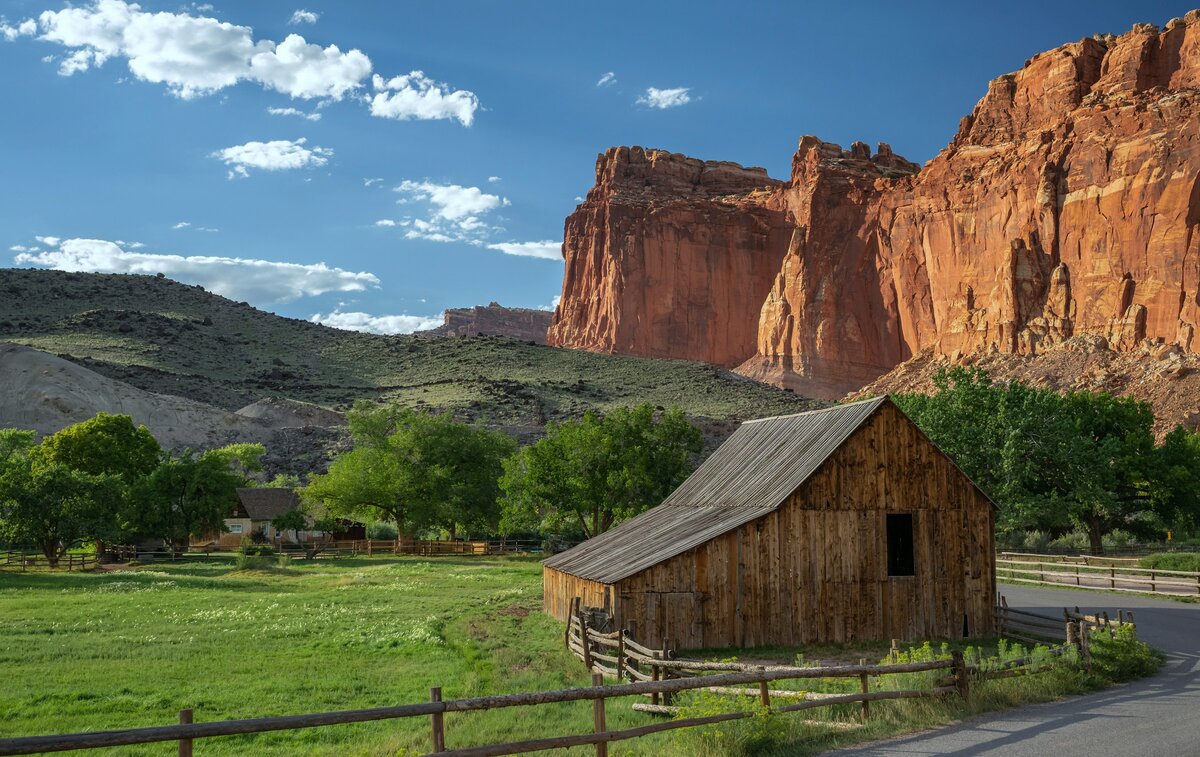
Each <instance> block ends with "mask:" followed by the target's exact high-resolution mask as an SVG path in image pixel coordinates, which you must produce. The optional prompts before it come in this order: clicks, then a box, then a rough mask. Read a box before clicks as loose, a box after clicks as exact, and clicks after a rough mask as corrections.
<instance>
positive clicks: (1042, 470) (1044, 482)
mask: <svg viewBox="0 0 1200 757" xmlns="http://www.w3.org/2000/svg"><path fill="white" fill-rule="evenodd" d="M934 383H935V392H934V393H933V394H930V395H920V394H908V395H901V396H899V397H897V398H896V401H897V403H898V404H899V405H900V406H901V408H903V409H904V411H905V412H907V413H908V414H909V416H911V417H912V418H913V420H914V421H915V422H916V423H917V425H919V426H920V427H921V428H922V429H923V430H924V431H925V432H926V433H928V434H929V436H930V438H932V439H933V440H934V442H936V443H937V444H938V445H939V446H940V447H941V448H942V449H943V450H945V451H946V452H947V453H948V454H949V455H950V456H951V457H952V458H954V460H955V461H956V462H957V463H958V464H959V466H960V467H961V468H962V469H963V471H964V472H966V474H967V475H968V476H970V477H971V478H972V479H973V480H974V481H975V482H976V483H977V484H979V485H980V486H981V487H983V489H984V490H985V491H987V492H988V494H989V495H990V496H991V497H992V498H993V499H994V500H995V501H996V502H997V503H998V504H999V505H1000V506H1001V511H1000V517H999V519H998V527H999V529H1000V530H1001V531H1002V532H1003V531H1008V532H1012V531H1021V530H1030V529H1039V530H1044V531H1048V532H1051V533H1058V534H1061V533H1065V532H1068V531H1072V530H1078V531H1081V532H1083V533H1086V534H1087V535H1088V539H1089V542H1090V544H1091V548H1092V551H1093V552H1094V553H1100V552H1102V551H1103V537H1104V536H1105V535H1107V534H1109V533H1111V532H1113V531H1114V530H1116V529H1121V530H1123V531H1127V532H1130V533H1132V534H1135V535H1141V536H1151V535H1156V534H1159V533H1161V532H1162V531H1163V530H1164V528H1165V525H1166V524H1170V523H1173V522H1178V521H1181V520H1183V521H1187V522H1194V520H1195V517H1196V513H1197V504H1198V500H1197V496H1198V495H1197V494H1196V491H1197V486H1198V485H1200V442H1198V441H1197V439H1196V435H1195V434H1192V433H1190V432H1187V431H1186V430H1184V429H1182V428H1179V429H1176V430H1175V431H1173V432H1171V433H1170V434H1168V435H1167V437H1166V439H1165V440H1164V442H1163V443H1162V444H1161V445H1159V444H1156V443H1155V438H1154V430H1153V426H1154V414H1153V412H1152V410H1151V409H1150V407H1149V405H1147V404H1146V403H1143V402H1139V401H1137V400H1135V399H1132V398H1128V397H1114V396H1112V395H1109V394H1105V393H1093V392H1078V391H1077V392H1067V393H1065V394H1060V393H1058V392H1055V391H1052V390H1050V389H1039V388H1034V387H1030V386H1028V385H1026V384H1022V383H1020V382H1015V381H1013V382H1008V383H996V382H993V381H992V380H991V379H990V378H989V377H988V375H987V374H986V373H985V372H984V371H982V370H980V369H977V368H961V367H958V368H954V369H952V370H949V371H942V372H939V373H938V375H937V376H936V377H935V379H934Z"/></svg>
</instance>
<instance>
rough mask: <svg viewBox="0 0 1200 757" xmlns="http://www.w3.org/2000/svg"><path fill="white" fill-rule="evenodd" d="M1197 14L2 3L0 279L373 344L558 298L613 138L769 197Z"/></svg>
mask: <svg viewBox="0 0 1200 757" xmlns="http://www.w3.org/2000/svg"><path fill="white" fill-rule="evenodd" d="M739 6H741V7H739ZM1187 10H1189V7H1188V6H1187V5H1179V4H1173V3H1157V2H1140V3H1137V4H1133V3H1115V2H1056V3H1046V2H1039V3H1020V2H1010V3H1006V4H996V3H988V4H983V3H945V4H934V3H894V2H889V3H861V4H853V5H852V4H849V3H836V4H835V3H823V4H819V5H818V4H801V3H764V2H747V3H741V4H734V3H728V2H720V3H717V2H713V3H700V2H651V3H647V2H638V3H626V2H605V3H589V4H584V3H574V2H544V3H534V2H503V3H502V2H451V1H449V0H446V1H444V2H438V3H398V2H392V3H353V4H352V3H332V2H312V1H311V0H304V2H303V3H299V2H287V3H279V2H254V3H222V2H213V3H211V4H207V3H191V4H186V5H185V4H180V3H178V2H176V3H156V2H144V3H142V4H140V6H135V5H128V4H126V3H124V2H120V1H119V0H101V1H100V2H77V3H75V4H74V5H66V4H64V3H63V2H62V0H58V1H57V2H33V1H25V0H15V1H10V2H0V16H2V17H3V21H2V23H0V72H3V75H2V76H0V102H3V103H5V109H4V111H5V115H4V117H3V118H0V167H2V174H0V175H2V176H3V179H2V180H0V231H2V232H3V236H2V237H0V245H2V246H0V251H2V252H0V264H3V265H13V264H21V265H38V266H42V267H56V268H64V269H71V270H105V271H133V272H150V273H154V272H158V271H162V272H164V273H166V274H167V275H168V276H171V277H172V278H177V279H179V280H182V281H187V282H188V283H199V284H202V285H204V286H206V287H207V288H209V289H211V290H213V291H217V292H220V293H221V294H225V295H226V296H229V297H232V298H233V299H235V300H247V301H249V302H250V303H251V304H253V305H256V306H258V307H262V308H265V309H268V310H272V311H274V312H278V313H281V314H283V315H288V316H291V317H299V318H311V317H313V316H314V315H319V316H320V317H321V318H322V319H323V320H324V321H326V322H329V323H331V324H334V325H341V326H344V327H356V328H366V329H373V330H378V331H406V330H411V329H412V328H413V327H415V326H427V325H428V324H429V322H430V320H436V319H437V318H438V316H439V314H440V313H441V311H442V310H443V309H444V308H446V307H458V306H468V305H473V304H484V303H487V302H489V301H492V300H497V301H499V302H501V303H502V304H505V305H510V306H520V307H546V306H549V305H550V304H551V303H552V302H553V300H554V298H555V296H556V295H557V294H558V292H559V291H560V288H561V278H562V263H561V262H560V260H558V259H557V251H556V246H557V244H558V243H559V242H561V239H562V227H563V219H564V218H565V217H566V215H567V214H569V213H570V212H571V211H572V210H573V209H574V207H575V205H576V202H577V199H576V198H578V197H581V196H582V195H584V194H585V193H586V191H587V189H588V188H589V187H590V186H591V184H592V180H593V176H594V173H593V171H594V163H595V156H596V154H597V153H599V152H602V151H603V150H605V149H606V148H608V147H609V146H612V145H618V144H625V145H631V144H640V145H644V146H652V147H661V148H665V149H669V150H672V151H674V152H682V153H687V154H689V155H693V156H696V157H700V158H705V159H712V160H734V161H738V162H740V163H743V164H747V165H761V166H765V167H766V168H767V169H768V170H769V171H770V173H771V174H772V175H773V176H776V177H779V178H786V177H787V174H788V170H789V165H790V160H791V154H792V152H793V150H794V149H795V145H796V141H797V139H798V138H799V137H800V136H801V135H803V134H816V135H818V136H820V137H821V138H822V139H825V140H827V141H833V142H839V143H841V144H843V145H848V144H849V143H850V142H852V141H854V140H862V141H864V142H868V143H870V144H872V145H873V144H874V143H875V142H879V141H885V142H889V143H890V144H891V145H892V147H893V149H895V150H896V151H897V152H898V153H900V154H901V155H904V156H905V157H907V158H909V159H911V160H915V161H919V162H923V161H925V160H928V159H929V158H931V157H933V156H934V155H935V154H936V153H937V151H938V150H940V149H941V148H942V147H943V146H944V145H945V144H946V142H947V141H948V140H949V139H950V137H951V136H952V135H953V133H954V131H955V130H956V129H957V126H958V122H959V119H960V118H961V117H962V116H964V115H966V114H967V113H969V112H970V110H971V108H972V106H973V105H974V103H975V102H976V101H977V100H978V98H979V97H980V96H982V94H983V93H984V92H985V91H986V87H987V82H988V80H989V79H992V78H994V77H995V76H998V75H1000V74H1003V73H1006V72H1008V71H1012V70H1015V69H1017V68H1019V67H1020V66H1021V64H1022V63H1023V62H1024V60H1025V59H1026V58H1028V57H1029V56H1031V55H1033V54H1034V53H1037V52H1039V51H1042V50H1045V49H1049V48H1052V47H1055V46H1057V45H1059V44H1062V43H1065V42H1069V41H1075V40H1078V39H1080V38H1082V37H1085V36H1090V35H1092V34H1094V33H1097V32H1112V33H1121V32H1124V31H1126V30H1128V28H1129V27H1130V26H1131V25H1132V24H1133V23H1135V22H1150V23H1155V24H1163V23H1165V22H1166V21H1167V20H1168V19H1170V18H1172V17H1173V16H1181V15H1183V14H1184V13H1185V12H1186V11H1187ZM414 72H423V73H422V74H418V73H414ZM606 74H608V78H605V76H606ZM376 77H378V78H376ZM602 79H603V80H604V81H603V83H600V82H601V80H602ZM272 110H274V112H272Z"/></svg>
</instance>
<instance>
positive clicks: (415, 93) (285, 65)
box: [0, 0, 479, 126]
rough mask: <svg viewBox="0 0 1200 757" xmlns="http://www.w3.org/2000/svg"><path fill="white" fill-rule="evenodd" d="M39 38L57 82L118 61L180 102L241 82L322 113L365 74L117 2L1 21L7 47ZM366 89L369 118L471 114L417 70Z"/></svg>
mask: <svg viewBox="0 0 1200 757" xmlns="http://www.w3.org/2000/svg"><path fill="white" fill-rule="evenodd" d="M193 10H194V11H196V12H197V13H201V12H204V11H206V10H211V6H195V5H194V6H193ZM318 15H319V14H317V13H314V12H312V11H306V10H298V11H296V12H295V13H293V15H292V22H293V23H301V22H303V23H312V22H315V21H316V20H317V18H318ZM39 32H40V39H42V40H45V41H47V42H56V43H58V44H60V45H62V46H63V47H64V48H66V52H65V54H64V55H62V56H61V57H60V58H55V60H57V62H58V72H59V73H60V74H62V75H63V76H71V75H73V74H77V73H80V72H83V71H87V70H89V69H92V68H98V67H100V66H103V65H104V64H105V63H106V62H107V61H108V60H110V59H112V58H124V59H125V60H126V62H127V65H128V67H129V70H130V72H132V73H133V75H134V76H135V77H136V78H138V79H140V80H142V81H147V82H153V83H157V84H164V85H166V86H167V88H168V89H169V90H170V91H171V93H172V94H174V95H175V96H176V97H180V98H184V99H190V98H193V97H198V96H201V95H207V94H211V93H213V92H217V91H219V90H222V89H224V88H226V87H231V86H233V85H235V84H237V83H238V82H241V81H250V82H256V83H258V84H260V85H261V86H263V87H265V88H267V89H273V90H276V91H278V92H282V93H284V94H286V95H289V96H291V97H294V98H302V99H314V98H317V99H319V100H320V101H319V102H318V103H317V107H318V108H321V107H324V106H325V105H328V104H329V103H330V102H332V101H336V100H341V99H343V98H344V97H346V96H347V95H348V94H350V93H352V92H355V91H357V90H360V89H361V88H362V87H363V86H364V85H365V84H366V82H367V79H368V77H370V76H371V73H372V69H373V66H372V64H371V59H370V58H369V57H367V55H366V54H365V53H363V52H362V51H361V50H357V49H350V50H346V51H344V52H343V51H342V49H341V48H339V47H338V46H337V45H328V46H326V47H321V46H320V45H316V44H311V43H309V42H307V41H306V40H305V39H304V37H302V36H300V35H298V34H289V35H288V36H287V37H286V38H284V40H283V41H282V42H278V43H277V42H274V41H272V40H269V39H258V40H256V39H254V30H253V29H251V28H250V27H248V26H240V25H236V24H231V23H228V22H224V21H219V20H218V19H216V18H211V17H207V16H201V15H191V14H190V13H187V12H180V13H171V12H162V13H148V12H144V11H143V10H142V9H141V6H139V5H137V4H134V3H127V2H125V1H124V0H92V2H91V3H90V4H87V5H82V6H79V7H70V6H68V7H65V8H63V9H62V10H59V11H45V12H43V13H42V14H41V15H39V16H38V17H37V19H36V20H35V19H32V18H31V19H26V20H24V21H22V22H20V23H19V24H18V25H16V26H12V25H9V24H8V23H7V22H4V21H3V20H2V19H0V36H3V37H4V38H5V39H7V40H9V41H12V40H15V39H16V38H17V37H21V36H32V35H35V34H38V33H39ZM372 83H373V86H374V89H375V94H374V95H373V96H365V97H362V98H361V99H362V100H363V101H364V102H366V103H368V104H369V106H370V111H371V113H372V115H375V116H380V117H383V118H394V119H399V120H408V119H457V120H458V121H459V122H460V123H462V124H463V125H464V126H470V125H471V122H472V121H473V120H474V117H475V111H476V110H477V109H478V108H479V99H478V98H477V97H476V96H475V94H474V93H473V92H470V91H468V90H454V89H452V88H451V87H450V86H449V85H447V84H443V83H440V82H437V81H434V80H433V79H431V78H429V77H427V76H426V75H425V74H424V73H423V72H421V71H413V72H411V73H409V74H406V75H404V76H396V77H393V78H392V79H389V80H384V79H383V77H381V76H378V75H377V76H375V77H374V79H372ZM306 117H309V118H311V116H306ZM313 120H315V119H313Z"/></svg>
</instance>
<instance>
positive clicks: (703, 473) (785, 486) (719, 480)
mask: <svg viewBox="0 0 1200 757" xmlns="http://www.w3.org/2000/svg"><path fill="white" fill-rule="evenodd" d="M889 402H891V400H889V399H888V398H887V397H877V398H874V399H869V400H862V401H859V402H848V403H846V404H844V405H835V406H833V407H829V408H825V409H823V410H811V411H809V412H807V413H799V414H796V415H783V416H778V417H775V418H763V419H760V420H754V421H746V422H745V423H743V424H742V425H741V426H740V427H738V430H737V431H735V432H733V435H731V436H730V437H729V438H728V439H727V440H725V443H724V444H722V445H721V446H720V447H719V448H717V451H716V452H714V453H713V454H712V455H711V456H709V458H708V459H707V460H705V461H704V463H703V464H701V465H700V467H699V468H697V469H696V472H695V473H693V474H692V475H691V476H690V477H689V478H688V480H686V481H684V482H683V484H681V485H680V486H679V488H678V489H676V490H675V491H674V492H672V493H671V495H670V496H668V497H667V498H666V499H665V500H663V503H662V504H661V505H659V506H658V507H653V508H651V509H649V510H647V511H646V512H644V513H642V514H641V515H638V516H636V517H634V518H630V519H629V520H627V521H625V522H624V523H621V524H620V525H618V526H616V527H615V528H612V529H609V530H608V531H605V532H604V533H602V534H600V535H599V536H596V537H594V538H591V539H588V540H587V541H585V542H584V543H582V544H580V545H578V546H576V547H573V548H572V549H569V550H567V551H566V552H563V553H561V554H558V555H555V556H553V557H551V558H549V559H547V560H546V561H545V562H544V563H543V564H544V565H546V566H547V567H550V568H554V569H555V570H560V571H562V572H564V573H569V574H571V575H573V576H577V577H579V578H583V579H585V580H589V581H597V582H600V583H606V584H610V583H615V582H617V581H620V580H621V579H623V578H627V577H629V576H631V575H634V574H635V573H640V572H641V571H643V570H645V569H646V568H649V567H651V566H653V565H657V564H658V563H660V562H662V561H664V560H667V559H669V558H671V557H674V556H676V555H679V554H682V553H684V552H686V551H687V550H689V549H692V548H693V547H697V546H699V545H701V544H703V543H705V542H707V541H709V540H711V539H713V538H714V537H717V536H720V535H721V534H723V533H726V532H728V531H732V530H733V529H735V528H737V527H738V526H740V525H742V524H743V523H748V522H750V521H752V520H754V519H755V518H759V517H761V516H763V515H766V514H768V513H770V512H771V511H772V510H775V509H776V508H777V507H779V506H780V505H781V504H783V502H784V501H785V500H786V499H787V498H788V497H789V496H790V495H791V494H792V492H794V491H796V489H798V488H799V487H800V485H801V484H803V483H804V482H805V481H807V480H808V478H809V476H811V475H812V474H813V473H814V472H816V470H817V468H818V467H820V465H821V463H823V462H825V460H827V459H828V458H829V456H830V455H831V454H833V452H834V451H835V450H836V449H837V448H838V447H840V446H841V445H842V443H843V442H845V441H846V439H847V438H848V437H849V436H850V435H851V434H852V433H854V431H856V430H857V429H858V428H859V427H860V426H862V424H863V423H864V422H865V421H866V420H867V419H868V418H870V417H871V415H872V414H874V413H875V411H876V410H878V409H879V408H880V407H881V406H882V405H883V404H885V403H889Z"/></svg>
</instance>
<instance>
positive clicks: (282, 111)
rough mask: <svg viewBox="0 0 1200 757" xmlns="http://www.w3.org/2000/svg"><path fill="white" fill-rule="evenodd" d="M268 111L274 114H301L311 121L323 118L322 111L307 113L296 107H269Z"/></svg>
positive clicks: (300, 115)
mask: <svg viewBox="0 0 1200 757" xmlns="http://www.w3.org/2000/svg"><path fill="white" fill-rule="evenodd" d="M267 112H268V113H270V114H271V115H272V116H299V117H300V118H303V119H307V120H309V121H320V120H321V114H320V113H305V112H304V111H302V110H297V109H296V108H267Z"/></svg>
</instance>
